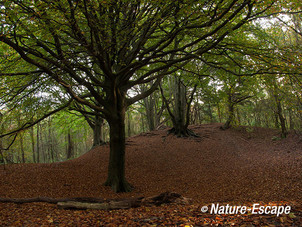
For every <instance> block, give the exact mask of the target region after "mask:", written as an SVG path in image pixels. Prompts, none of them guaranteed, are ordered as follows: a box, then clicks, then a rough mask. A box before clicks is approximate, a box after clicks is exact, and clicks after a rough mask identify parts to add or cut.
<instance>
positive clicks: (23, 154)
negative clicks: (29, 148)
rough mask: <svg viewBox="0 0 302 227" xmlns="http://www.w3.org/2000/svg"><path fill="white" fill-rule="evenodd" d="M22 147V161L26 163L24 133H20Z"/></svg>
mask: <svg viewBox="0 0 302 227" xmlns="http://www.w3.org/2000/svg"><path fill="white" fill-rule="evenodd" d="M20 149H21V155H22V163H25V152H24V145H23V135H22V133H21V135H20Z"/></svg>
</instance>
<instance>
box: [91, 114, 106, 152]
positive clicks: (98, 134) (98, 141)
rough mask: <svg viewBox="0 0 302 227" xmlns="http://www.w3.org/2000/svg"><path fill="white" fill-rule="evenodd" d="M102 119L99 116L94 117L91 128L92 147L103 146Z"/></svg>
mask: <svg viewBox="0 0 302 227" xmlns="http://www.w3.org/2000/svg"><path fill="white" fill-rule="evenodd" d="M103 124H104V119H103V118H102V117H101V116H98V115H96V116H95V122H94V128H93V145H92V146H93V147H96V146H100V145H102V144H104V141H103V139H102V134H103Z"/></svg>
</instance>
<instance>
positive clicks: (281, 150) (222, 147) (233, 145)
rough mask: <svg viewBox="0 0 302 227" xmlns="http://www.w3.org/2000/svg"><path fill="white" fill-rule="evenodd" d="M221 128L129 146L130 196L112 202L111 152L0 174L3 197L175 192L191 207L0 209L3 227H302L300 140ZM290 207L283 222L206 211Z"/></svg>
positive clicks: (140, 138) (150, 137) (142, 139)
mask: <svg viewBox="0 0 302 227" xmlns="http://www.w3.org/2000/svg"><path fill="white" fill-rule="evenodd" d="M220 126H221V124H206V125H200V126H191V127H190V128H191V129H192V130H193V131H194V132H196V133H197V134H198V135H199V136H200V137H198V138H176V137H175V136H172V135H167V129H163V130H157V131H152V132H148V133H142V134H140V135H137V136H133V137H130V138H128V139H127V149H126V176H127V179H128V181H129V182H130V183H131V184H132V185H134V187H135V189H134V190H133V191H132V192H131V193H121V194H115V193H113V192H112V191H111V189H110V188H108V187H105V186H103V185H102V184H103V183H104V181H105V180H106V175H107V164H108V158H109V147H108V146H107V145H106V146H101V147H98V148H95V149H92V150H91V151H89V152H87V153H86V154H84V155H82V156H81V157H79V158H76V159H73V160H69V161H66V162H61V163H52V164H13V165H7V166H6V167H5V169H4V168H3V166H0V179H1V180H0V197H1V198H31V197H38V196H39V197H52V198H71V197H98V198H105V199H109V198H131V197H140V196H144V197H146V196H154V195H158V194H160V193H162V192H166V191H170V192H176V193H179V194H181V195H183V196H184V197H188V198H192V199H193V203H192V204H191V205H179V204H178V205H175V204H174V205H173V204H170V205H162V206H158V207H155V206H154V207H139V208H131V209H127V210H111V211H104V210H61V209H58V208H57V206H56V205H55V204H47V203H28V204H14V203H0V226H35V225H36V226H40V225H45V226H48V225H50V226H65V225H70V226H85V225H86V226H108V225H109V224H110V223H111V225H112V226H116V225H119V224H122V225H130V226H144V225H145V226H150V225H151V226H152V225H154V226H156V225H162V226H166V225H178V226H182V225H183V226H186V225H187V226H203V225H205V224H209V225H213V226H219V225H221V226H222V225H223V226H227V225H230V226H231V225H240V226H244V225H245V226H270V225H271V226H302V146H301V145H302V135H298V134H295V133H291V134H290V135H289V136H288V138H286V139H282V140H280V139H278V138H277V137H278V131H276V130H272V129H265V128H251V127H237V128H233V129H229V130H225V131H223V130H220V129H219V127H220ZM212 203H214V204H217V203H219V204H220V205H221V204H227V203H229V204H233V205H234V206H239V205H246V206H252V204H254V203H259V204H262V205H264V206H267V205H272V204H273V205H274V204H275V205H276V204H281V205H290V206H291V213H290V214H288V215H285V214H283V215H281V216H279V217H277V216H276V215H272V214H270V215H263V214H262V215H261V214H250V213H249V214H245V215H214V214H210V213H209V212H207V213H202V212H201V211H200V208H201V207H202V206H204V205H208V206H211V204H212Z"/></svg>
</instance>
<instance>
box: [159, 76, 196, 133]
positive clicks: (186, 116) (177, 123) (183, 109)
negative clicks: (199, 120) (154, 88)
mask: <svg viewBox="0 0 302 227" xmlns="http://www.w3.org/2000/svg"><path fill="white" fill-rule="evenodd" d="M172 89H173V93H174V94H173V96H174V109H173V112H172V110H171V108H170V107H169V103H168V100H167V99H166V98H165V95H164V92H163V90H162V88H161V93H162V98H163V101H164V102H165V104H166V107H167V110H168V113H169V115H170V116H171V120H172V123H173V128H172V129H170V130H169V133H173V134H174V135H176V136H177V137H188V136H195V137H197V135H196V134H195V133H194V132H193V131H192V130H190V129H188V126H189V122H190V114H191V113H190V107H191V104H192V101H193V96H194V93H195V91H196V86H195V87H194V89H193V91H192V93H191V95H190V100H189V101H187V97H186V87H185V85H184V84H183V83H182V81H181V80H180V78H179V77H177V76H175V77H174V81H173V86H172Z"/></svg>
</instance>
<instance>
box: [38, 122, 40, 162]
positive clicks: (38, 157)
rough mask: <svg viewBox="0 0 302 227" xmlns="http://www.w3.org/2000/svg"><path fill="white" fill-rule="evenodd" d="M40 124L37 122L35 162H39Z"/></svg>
mask: <svg viewBox="0 0 302 227" xmlns="http://www.w3.org/2000/svg"><path fill="white" fill-rule="evenodd" d="M39 129H40V124H39V123H38V124H37V163H40V130H39Z"/></svg>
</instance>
